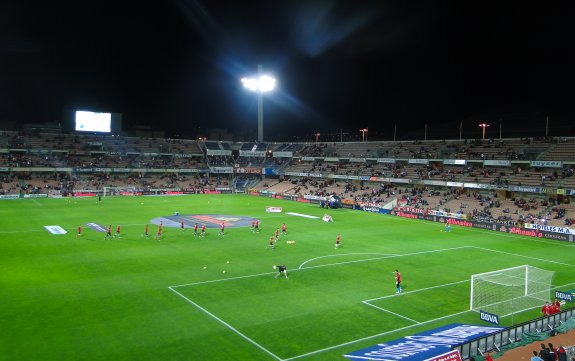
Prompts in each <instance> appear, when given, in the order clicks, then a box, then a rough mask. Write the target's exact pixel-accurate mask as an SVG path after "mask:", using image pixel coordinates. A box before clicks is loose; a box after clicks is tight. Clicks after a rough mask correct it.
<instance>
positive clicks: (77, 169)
mask: <svg viewBox="0 0 575 361" xmlns="http://www.w3.org/2000/svg"><path fill="white" fill-rule="evenodd" d="M93 171H94V169H93V168H74V172H76V173H89V172H93Z"/></svg>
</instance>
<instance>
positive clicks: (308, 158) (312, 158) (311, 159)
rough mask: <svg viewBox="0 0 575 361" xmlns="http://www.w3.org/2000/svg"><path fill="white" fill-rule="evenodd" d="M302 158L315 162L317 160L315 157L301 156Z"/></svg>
mask: <svg viewBox="0 0 575 361" xmlns="http://www.w3.org/2000/svg"><path fill="white" fill-rule="evenodd" d="M301 160H305V161H308V162H313V161H314V160H315V157H301Z"/></svg>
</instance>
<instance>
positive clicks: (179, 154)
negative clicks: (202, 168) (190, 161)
mask: <svg viewBox="0 0 575 361" xmlns="http://www.w3.org/2000/svg"><path fill="white" fill-rule="evenodd" d="M193 156H194V155H193V154H189V153H176V154H174V158H191V157H193Z"/></svg>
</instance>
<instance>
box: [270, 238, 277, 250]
mask: <svg viewBox="0 0 575 361" xmlns="http://www.w3.org/2000/svg"><path fill="white" fill-rule="evenodd" d="M269 248H270V249H276V243H275V240H274V236H271V237H270V241H269Z"/></svg>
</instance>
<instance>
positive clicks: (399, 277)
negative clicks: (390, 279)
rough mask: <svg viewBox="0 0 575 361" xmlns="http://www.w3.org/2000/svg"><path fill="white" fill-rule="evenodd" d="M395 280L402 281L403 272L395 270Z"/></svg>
mask: <svg viewBox="0 0 575 361" xmlns="http://www.w3.org/2000/svg"><path fill="white" fill-rule="evenodd" d="M395 280H396V281H397V282H401V273H399V272H395Z"/></svg>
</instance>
